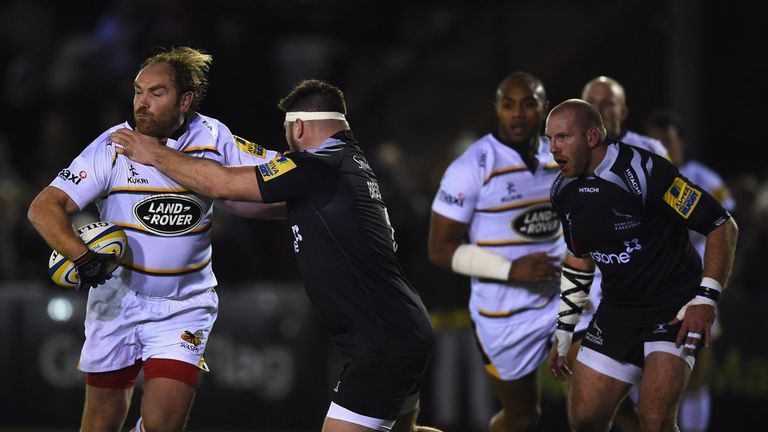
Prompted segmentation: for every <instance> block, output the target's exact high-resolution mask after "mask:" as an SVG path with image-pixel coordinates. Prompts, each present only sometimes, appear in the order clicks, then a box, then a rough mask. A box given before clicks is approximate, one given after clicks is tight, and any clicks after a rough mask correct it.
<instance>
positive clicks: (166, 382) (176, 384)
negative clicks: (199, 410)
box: [141, 377, 195, 431]
mask: <svg viewBox="0 0 768 432" xmlns="http://www.w3.org/2000/svg"><path fill="white" fill-rule="evenodd" d="M194 398H195V388H194V387H192V386H191V385H189V384H188V383H185V382H182V381H178V380H175V379H172V378H163V377H161V378H153V379H151V380H149V381H147V382H146V383H145V384H144V394H143V396H142V398H141V417H142V419H143V423H144V426H145V427H146V428H147V430H150V431H151V430H153V429H157V428H162V429H160V430H179V431H181V430H182V429H183V427H184V424H185V423H186V420H187V416H188V414H189V410H190V408H191V407H192V401H193V400H194Z"/></svg>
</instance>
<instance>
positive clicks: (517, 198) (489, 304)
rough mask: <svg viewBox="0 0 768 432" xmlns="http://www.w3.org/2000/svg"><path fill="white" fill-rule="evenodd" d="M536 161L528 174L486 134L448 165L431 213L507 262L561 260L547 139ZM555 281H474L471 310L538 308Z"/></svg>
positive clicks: (504, 312)
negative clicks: (539, 257)
mask: <svg viewBox="0 0 768 432" xmlns="http://www.w3.org/2000/svg"><path fill="white" fill-rule="evenodd" d="M536 159H538V161H539V165H538V167H537V168H536V172H535V173H532V172H531V171H530V170H529V169H528V167H526V165H525V162H524V161H523V158H522V157H520V154H519V153H518V152H517V151H515V150H513V149H511V148H509V147H508V146H506V145H504V144H502V143H501V142H499V141H498V140H497V139H496V138H495V137H494V136H493V135H492V134H488V135H485V136H484V137H482V138H480V139H479V140H478V141H476V142H475V143H473V144H472V145H471V146H470V147H469V148H468V149H467V150H466V151H465V152H464V154H462V155H461V156H460V157H459V158H457V159H456V160H455V161H453V162H452V163H451V165H450V166H449V167H448V169H447V170H446V172H445V174H444V175H443V179H442V181H441V183H440V189H439V190H438V192H437V195H436V196H435V199H434V201H433V203H432V210H433V211H434V212H436V213H439V214H440V215H442V216H445V217H447V218H449V219H453V220H455V221H458V222H462V223H467V224H469V242H470V243H471V244H474V245H477V246H480V247H482V248H484V249H487V250H489V251H491V252H495V253H498V254H501V255H504V256H506V257H508V258H509V259H511V260H515V259H517V258H519V257H521V256H523V255H528V254H531V253H534V252H546V253H547V254H549V255H553V256H558V257H562V256H563V254H564V253H565V242H564V241H563V239H562V231H561V229H560V222H559V218H558V217H557V215H556V214H555V212H554V210H553V209H552V206H551V204H550V201H549V191H550V187H551V186H552V181H553V180H554V179H555V177H556V176H557V173H558V172H559V171H558V167H557V164H556V163H555V161H554V159H553V157H552V154H551V153H550V152H549V140H548V139H547V138H546V137H541V138H540V139H539V149H538V152H537V154H536ZM559 283H560V281H559V280H555V281H552V282H549V283H543V284H527V285H525V286H523V285H512V284H508V283H503V282H499V281H491V280H487V279H483V280H480V279H479V278H476V277H473V278H472V295H471V296H470V302H469V306H470V311H471V312H473V313H478V314H480V315H483V316H489V317H504V316H509V315H511V314H513V313H515V312H516V311H519V310H521V309H527V308H541V307H544V306H545V305H546V304H547V303H549V302H550V301H553V299H554V298H555V297H556V296H555V294H556V293H557V292H558V289H559V288H558V287H559ZM552 319H553V322H554V319H555V318H554V317H553V318H552Z"/></svg>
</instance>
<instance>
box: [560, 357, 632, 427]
mask: <svg viewBox="0 0 768 432" xmlns="http://www.w3.org/2000/svg"><path fill="white" fill-rule="evenodd" d="M631 387H632V386H631V384H629V383H625V382H623V381H619V380H617V379H615V378H612V377H609V376H607V375H603V374H602V373H600V372H598V371H596V370H594V369H592V368H590V367H589V366H586V365H584V364H583V363H581V362H579V361H576V364H575V365H574V370H573V376H572V377H571V391H570V397H569V398H568V422H569V423H570V425H571V428H572V430H573V431H574V432H586V431H607V430H608V428H609V426H610V424H611V419H612V418H613V416H614V414H615V412H616V408H617V407H618V406H619V403H620V402H621V400H622V399H623V398H624V396H626V394H627V393H628V392H629V389H630V388H631Z"/></svg>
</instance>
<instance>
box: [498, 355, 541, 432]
mask: <svg viewBox="0 0 768 432" xmlns="http://www.w3.org/2000/svg"><path fill="white" fill-rule="evenodd" d="M494 384H495V386H496V392H497V393H498V395H499V400H500V401H501V407H502V408H501V411H499V412H498V413H496V415H495V416H493V418H492V419H491V432H518V431H529V430H533V429H534V428H535V427H536V424H537V423H538V422H539V418H540V417H541V407H540V406H539V398H540V390H539V378H538V371H536V370H535V371H533V372H531V373H530V374H528V375H526V376H524V377H522V378H520V379H518V380H514V381H501V380H494Z"/></svg>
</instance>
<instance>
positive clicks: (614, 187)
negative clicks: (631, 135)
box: [546, 99, 738, 431]
mask: <svg viewBox="0 0 768 432" xmlns="http://www.w3.org/2000/svg"><path fill="white" fill-rule="evenodd" d="M546 135H547V136H548V137H549V138H550V140H551V143H550V151H551V152H552V154H553V156H554V158H555V160H556V161H557V163H558V165H559V167H560V171H561V174H560V176H558V178H557V179H556V180H555V182H554V183H553V186H552V197H551V198H552V205H553V207H554V208H555V210H557V212H558V214H559V216H560V218H561V222H562V226H563V234H564V238H565V239H566V242H567V244H568V250H569V252H568V253H567V254H566V258H565V261H564V265H563V277H562V283H561V297H560V306H559V312H558V323H557V327H558V330H557V332H556V334H555V337H556V340H555V345H554V346H553V348H552V351H551V354H550V360H549V367H550V370H551V372H552V375H553V376H554V377H556V378H559V379H565V378H567V377H570V379H571V380H572V382H571V394H570V397H569V407H568V417H569V422H570V424H571V427H572V429H573V430H574V431H593V430H594V431H603V430H608V428H609V426H610V423H611V421H612V417H613V415H614V412H615V410H616V407H617V406H618V404H619V402H620V401H621V400H622V399H623V398H624V397H625V396H626V395H627V392H628V391H629V389H630V388H631V386H632V385H633V384H634V383H639V389H640V391H639V393H640V394H639V400H638V407H637V409H638V415H639V417H640V425H641V427H642V429H643V430H644V431H674V430H677V425H676V415H677V405H678V403H679V400H680V396H681V394H682V392H683V390H684V389H685V384H686V381H687V379H688V376H689V375H690V371H691V369H692V368H693V365H694V363H695V352H696V348H697V347H698V346H699V345H701V344H704V345H706V346H708V345H709V343H710V336H711V326H712V322H713V321H714V318H715V313H716V306H717V299H718V297H719V294H720V291H721V290H722V287H724V286H725V285H726V282H727V280H728V276H729V275H730V271H731V267H732V264H733V257H734V253H735V249H736V238H737V235H738V228H737V226H736V223H735V222H734V221H733V219H732V218H731V216H730V214H729V213H728V212H727V211H726V210H724V209H723V208H722V206H721V205H720V204H719V202H718V201H717V200H716V199H715V198H713V197H712V196H711V195H709V194H708V193H706V192H705V191H703V190H702V188H700V187H699V186H698V185H696V184H693V183H691V182H690V181H689V180H688V179H686V178H685V177H683V176H682V175H680V173H679V171H678V170H677V168H676V167H675V166H674V165H672V164H671V163H670V162H669V161H667V160H666V159H664V158H662V157H660V156H658V155H656V154H653V153H651V152H648V151H645V150H643V149H639V148H636V147H632V146H628V145H626V144H623V143H619V142H616V141H613V140H611V139H606V131H605V127H604V125H603V122H602V118H601V117H600V114H599V112H598V111H597V110H596V109H595V108H593V107H592V106H591V105H590V104H589V103H587V102H585V101H583V100H579V99H571V100H568V101H565V102H563V103H561V104H560V105H558V106H557V107H555V108H554V109H553V110H552V111H551V112H550V114H549V116H548V118H547V122H546ZM688 228H690V229H693V230H695V231H697V232H700V233H702V234H704V235H706V236H707V245H706V254H705V257H704V263H703V268H702V261H701V259H700V258H699V256H698V254H697V253H696V251H695V249H694V248H693V247H692V245H691V243H690V240H689V238H688V231H687V229H688ZM595 265H597V266H598V267H599V268H600V270H601V272H602V274H603V283H602V290H603V298H602V302H601V304H600V306H599V307H598V309H597V312H596V314H595V317H594V318H593V320H592V321H591V322H590V325H589V328H588V330H587V334H586V336H585V338H584V341H583V343H582V348H581V350H580V352H579V355H578V357H577V360H576V362H575V365H573V366H574V367H573V372H571V369H570V365H568V364H567V362H566V357H565V356H566V353H567V352H568V348H569V346H570V343H571V336H572V332H573V328H574V326H575V324H576V323H577V322H578V319H579V315H580V313H581V308H582V306H583V304H584V302H586V299H587V296H588V291H589V286H590V283H591V274H592V272H593V271H594V268H595Z"/></svg>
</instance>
